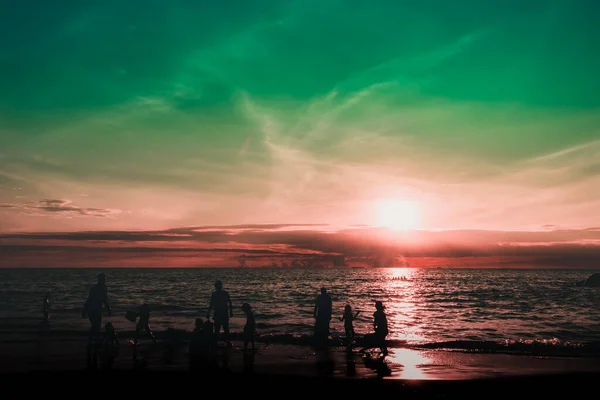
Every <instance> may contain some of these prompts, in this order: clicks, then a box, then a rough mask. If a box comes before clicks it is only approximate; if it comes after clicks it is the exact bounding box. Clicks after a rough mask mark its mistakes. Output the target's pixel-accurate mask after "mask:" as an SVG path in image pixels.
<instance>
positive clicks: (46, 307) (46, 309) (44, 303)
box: [42, 293, 50, 321]
mask: <svg viewBox="0 0 600 400" xmlns="http://www.w3.org/2000/svg"><path fill="white" fill-rule="evenodd" d="M42 313H44V321H48V320H49V319H50V293H46V296H45V297H44V300H43V301H42Z"/></svg>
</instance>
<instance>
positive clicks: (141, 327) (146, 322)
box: [135, 303, 156, 344]
mask: <svg viewBox="0 0 600 400" xmlns="http://www.w3.org/2000/svg"><path fill="white" fill-rule="evenodd" d="M139 317H140V319H139V320H138V323H137V325H136V327H135V344H137V343H138V342H139V337H140V335H141V333H142V332H146V333H147V334H148V335H149V336H150V338H151V339H152V343H154V344H156V338H155V337H154V332H152V329H150V307H148V304H146V303H144V304H142V306H141V307H140V312H139Z"/></svg>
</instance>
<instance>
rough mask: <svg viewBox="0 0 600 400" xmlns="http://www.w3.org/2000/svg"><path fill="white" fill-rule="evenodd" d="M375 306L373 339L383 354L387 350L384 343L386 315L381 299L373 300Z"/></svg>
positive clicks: (386, 328) (386, 329)
mask: <svg viewBox="0 0 600 400" xmlns="http://www.w3.org/2000/svg"><path fill="white" fill-rule="evenodd" d="M375 308H376V309H377V311H375V312H374V313H373V328H374V329H375V340H376V341H377V344H378V347H379V348H381V352H382V353H383V354H384V355H387V353H388V350H387V346H386V343H385V338H386V337H387V335H388V333H389V330H388V322H387V316H386V315H385V307H383V303H382V302H381V301H377V302H375Z"/></svg>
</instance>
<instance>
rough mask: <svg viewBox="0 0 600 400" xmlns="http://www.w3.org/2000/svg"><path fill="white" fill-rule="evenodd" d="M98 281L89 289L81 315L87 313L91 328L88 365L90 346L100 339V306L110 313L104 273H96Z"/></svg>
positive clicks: (89, 362)
mask: <svg viewBox="0 0 600 400" xmlns="http://www.w3.org/2000/svg"><path fill="white" fill-rule="evenodd" d="M97 278H98V283H96V284H95V285H94V286H92V288H91V289H90V292H89V294H88V298H87V300H86V301H85V304H84V305H83V312H82V313H81V316H82V317H83V318H85V316H86V315H87V316H88V318H89V320H90V323H91V325H92V326H91V329H90V333H89V336H88V351H87V361H88V365H90V364H91V362H92V348H93V347H95V346H94V345H95V344H97V343H98V342H99V341H100V334H101V330H102V306H104V305H106V309H107V311H108V315H111V309H110V305H109V304H108V288H107V287H106V275H104V274H100V275H98V277H97ZM94 350H95V351H94V362H95V361H96V352H97V349H94Z"/></svg>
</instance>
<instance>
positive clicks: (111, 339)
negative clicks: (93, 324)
mask: <svg viewBox="0 0 600 400" xmlns="http://www.w3.org/2000/svg"><path fill="white" fill-rule="evenodd" d="M100 343H101V345H102V348H103V350H104V358H103V366H104V368H107V369H110V368H111V367H112V365H113V363H114V360H115V358H116V357H117V355H118V354H119V337H118V336H117V332H116V331H115V327H114V326H113V324H112V322H107V323H106V324H105V325H104V336H102V340H101V341H100Z"/></svg>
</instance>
